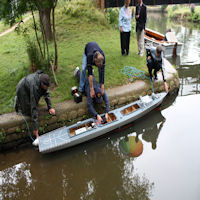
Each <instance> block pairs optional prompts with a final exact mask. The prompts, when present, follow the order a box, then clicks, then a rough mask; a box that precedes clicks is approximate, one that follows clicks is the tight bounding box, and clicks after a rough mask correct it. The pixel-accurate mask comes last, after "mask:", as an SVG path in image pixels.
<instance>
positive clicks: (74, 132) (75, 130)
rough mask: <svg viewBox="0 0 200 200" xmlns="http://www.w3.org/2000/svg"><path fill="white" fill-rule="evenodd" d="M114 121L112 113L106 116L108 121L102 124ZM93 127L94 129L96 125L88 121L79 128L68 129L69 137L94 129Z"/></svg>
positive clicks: (114, 117)
mask: <svg viewBox="0 0 200 200" xmlns="http://www.w3.org/2000/svg"><path fill="white" fill-rule="evenodd" d="M103 117H104V116H103ZM116 119H117V118H116V116H115V114H114V113H109V114H108V121H106V122H104V123H102V124H108V123H111V122H113V121H115V120H116ZM95 127H96V123H95V122H94V121H92V120H91V121H89V122H87V123H84V124H80V125H79V126H76V127H73V128H70V129H69V134H70V136H71V137H73V136H75V135H78V134H80V133H83V132H86V131H88V130H91V129H93V128H95Z"/></svg>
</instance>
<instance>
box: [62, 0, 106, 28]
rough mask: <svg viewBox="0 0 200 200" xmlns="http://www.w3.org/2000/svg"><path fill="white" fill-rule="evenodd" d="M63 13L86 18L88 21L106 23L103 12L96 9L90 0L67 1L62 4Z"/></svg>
mask: <svg viewBox="0 0 200 200" xmlns="http://www.w3.org/2000/svg"><path fill="white" fill-rule="evenodd" d="M64 13H65V14H66V15H69V16H71V17H75V18H80V17H84V18H87V20H88V21H92V22H99V23H100V24H102V25H106V20H105V17H104V14H103V13H102V12H101V11H98V10H97V9H96V7H95V6H94V4H93V2H92V1H91V0H76V1H67V2H66V5H65V6H64Z"/></svg>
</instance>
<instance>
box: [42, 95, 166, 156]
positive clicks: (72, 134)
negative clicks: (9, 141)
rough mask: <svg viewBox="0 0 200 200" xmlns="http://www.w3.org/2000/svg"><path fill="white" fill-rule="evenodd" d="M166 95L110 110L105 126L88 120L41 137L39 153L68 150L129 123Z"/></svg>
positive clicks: (155, 105)
mask: <svg viewBox="0 0 200 200" xmlns="http://www.w3.org/2000/svg"><path fill="white" fill-rule="evenodd" d="M166 94H167V93H166V92H162V93H158V94H154V93H153V94H152V95H146V96H144V97H140V98H139V100H137V101H135V102H132V103H130V104H128V105H125V106H123V107H121V108H118V109H115V110H112V111H110V112H109V120H108V122H107V123H105V124H98V123H97V121H96V120H95V119H93V118H90V119H87V120H84V121H81V122H77V123H76V124H73V125H71V126H68V127H67V126H64V127H62V128H59V129H56V130H54V131H51V132H49V133H46V134H44V135H41V136H40V137H39V151H40V152H41V153H49V152H53V151H57V150H60V149H64V148H68V147H71V146H74V145H77V144H80V143H83V142H86V141H88V140H91V139H94V138H96V137H99V136H101V135H103V134H105V133H108V132H110V131H112V130H114V129H117V128H119V127H122V126H124V125H126V124H128V123H131V122H132V121H134V120H136V119H138V118H140V117H142V116H143V115H145V114H147V113H148V112H150V111H151V110H153V109H154V108H156V107H157V106H159V105H160V104H161V103H162V101H163V99H164V98H165V96H166ZM102 116H103V115H102Z"/></svg>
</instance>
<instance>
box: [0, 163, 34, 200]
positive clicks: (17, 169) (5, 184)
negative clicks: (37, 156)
mask: <svg viewBox="0 0 200 200" xmlns="http://www.w3.org/2000/svg"><path fill="white" fill-rule="evenodd" d="M31 184H32V178H31V173H30V165H27V164H26V163H25V162H23V163H19V164H16V165H14V166H12V167H9V168H6V169H5V170H2V171H0V199H3V198H5V199H16V198H17V197H18V194H19V193H21V192H22V191H23V193H24V196H23V197H24V198H25V197H26V198H27V197H28V196H29V194H30V193H29V190H30V186H31ZM25 191H26V192H25Z"/></svg>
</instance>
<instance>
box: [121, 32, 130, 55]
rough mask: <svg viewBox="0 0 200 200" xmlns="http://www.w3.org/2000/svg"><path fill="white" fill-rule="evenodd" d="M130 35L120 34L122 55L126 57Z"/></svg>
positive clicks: (126, 33) (128, 33)
mask: <svg viewBox="0 0 200 200" xmlns="http://www.w3.org/2000/svg"><path fill="white" fill-rule="evenodd" d="M130 33H131V32H120V40H121V53H122V55H124V54H125V53H126V54H127V55H128V54H129V44H130Z"/></svg>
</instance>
